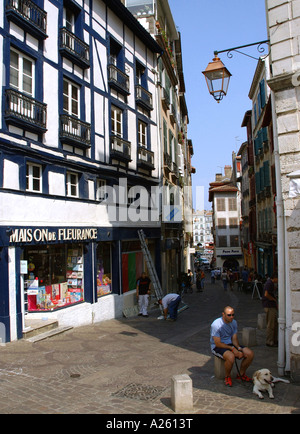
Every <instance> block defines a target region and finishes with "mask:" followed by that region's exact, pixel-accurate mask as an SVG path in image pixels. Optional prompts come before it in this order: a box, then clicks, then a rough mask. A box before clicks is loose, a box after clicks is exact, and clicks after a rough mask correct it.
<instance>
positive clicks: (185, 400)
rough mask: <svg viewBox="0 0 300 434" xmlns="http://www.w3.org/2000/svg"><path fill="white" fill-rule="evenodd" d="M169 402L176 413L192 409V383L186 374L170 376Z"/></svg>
mask: <svg viewBox="0 0 300 434" xmlns="http://www.w3.org/2000/svg"><path fill="white" fill-rule="evenodd" d="M171 404H172V408H173V410H174V411H175V412H176V413H181V412H183V411H191V410H193V385H192V380H191V378H190V377H189V376H188V375H187V374H182V375H174V376H173V377H172V380H171Z"/></svg>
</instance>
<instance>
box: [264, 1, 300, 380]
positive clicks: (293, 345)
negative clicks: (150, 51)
mask: <svg viewBox="0 0 300 434" xmlns="http://www.w3.org/2000/svg"><path fill="white" fill-rule="evenodd" d="M266 12H267V24H268V33H269V39H270V48H271V49H270V64H271V67H272V74H271V76H270V78H269V80H268V85H269V87H270V88H271V104H272V105H271V109H272V115H273V133H274V154H275V171H276V215H277V245H278V296H279V297H278V298H279V303H278V306H279V318H278V323H279V342H278V367H279V373H280V374H283V373H284V372H285V371H289V372H290V373H291V376H292V377H293V378H294V379H299V378H300V345H299V340H298V335H299V322H300V314H299V312H300V267H299V263H300V262H299V258H300V242H299V239H300V238H299V218H300V215H299V193H300V189H299V185H300V172H299V161H300V151H299V137H300V129H299V100H300V93H299V89H300V88H299V49H298V39H299V23H300V8H299V2H298V1H297V0H286V1H284V0H277V1H275V0H266Z"/></svg>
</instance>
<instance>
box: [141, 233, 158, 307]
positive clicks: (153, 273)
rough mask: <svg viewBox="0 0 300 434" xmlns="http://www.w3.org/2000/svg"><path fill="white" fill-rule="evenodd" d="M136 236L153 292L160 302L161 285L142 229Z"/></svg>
mask: <svg viewBox="0 0 300 434" xmlns="http://www.w3.org/2000/svg"><path fill="white" fill-rule="evenodd" d="M138 236H139V239H140V242H141V247H142V252H143V254H144V258H145V260H146V264H147V268H148V272H149V277H150V279H151V282H152V285H153V288H154V291H155V295H156V298H157V300H160V299H161V298H163V296H164V294H163V291H162V289H161V284H160V281H159V279H158V277H157V273H156V270H155V267H154V264H153V261H152V257H151V254H150V252H149V249H148V246H147V243H146V239H145V234H144V231H143V229H140V230H138Z"/></svg>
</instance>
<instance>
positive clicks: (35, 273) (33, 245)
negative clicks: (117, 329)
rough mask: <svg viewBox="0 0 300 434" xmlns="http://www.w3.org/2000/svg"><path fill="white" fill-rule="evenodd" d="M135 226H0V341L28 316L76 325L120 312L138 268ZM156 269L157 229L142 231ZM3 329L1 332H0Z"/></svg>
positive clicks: (19, 329)
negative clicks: (145, 233) (146, 238)
mask: <svg viewBox="0 0 300 434" xmlns="http://www.w3.org/2000/svg"><path fill="white" fill-rule="evenodd" d="M136 237H137V229H136V228H132V229H122V228H109V229H108V228H95V227H92V228H68V227H49V228H42V229H41V228H34V227H27V228H24V227H0V275H1V285H0V339H1V340H2V342H3V341H5V342H9V341H13V340H16V339H20V338H22V333H23V330H24V328H26V321H27V322H28V320H29V319H36V318H39V319H46V318H47V319H55V320H57V321H58V322H59V325H68V326H80V325H87V324H91V323H93V322H100V321H103V320H108V319H113V318H117V317H121V316H122V312H123V304H124V298H123V296H124V294H126V292H127V291H130V290H131V289H133V287H135V283H136V279H137V277H138V276H139V275H140V273H141V271H142V270H143V269H144V264H143V254H142V252H141V251H140V245H139V241H138V240H136V239H135V238H136ZM148 237H149V247H150V249H151V250H152V251H153V257H154V258H155V262H156V264H155V265H156V267H157V269H158V271H159V273H160V269H159V263H160V259H161V258H160V252H159V247H160V231H159V230H157V229H153V230H151V229H150V230H149V231H148ZM3 330H4V332H3Z"/></svg>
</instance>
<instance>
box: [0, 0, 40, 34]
mask: <svg viewBox="0 0 300 434" xmlns="http://www.w3.org/2000/svg"><path fill="white" fill-rule="evenodd" d="M6 16H7V18H8V19H9V20H11V21H13V22H15V23H16V24H17V25H19V26H21V27H22V29H24V30H26V31H28V32H29V33H31V34H33V35H34V36H36V37H37V38H42V39H45V38H47V33H46V31H47V12H45V11H44V10H43V9H41V8H39V7H38V6H37V4H36V3H34V2H33V1H31V0H7V1H6Z"/></svg>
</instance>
